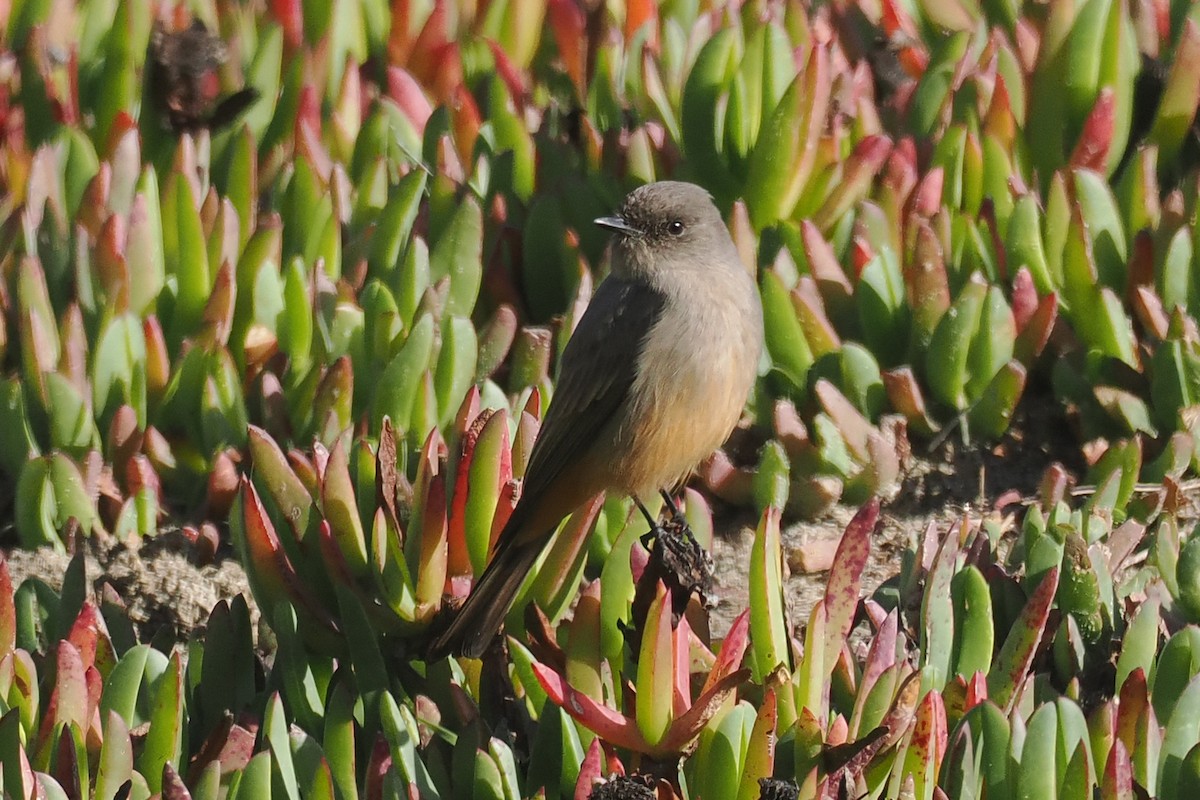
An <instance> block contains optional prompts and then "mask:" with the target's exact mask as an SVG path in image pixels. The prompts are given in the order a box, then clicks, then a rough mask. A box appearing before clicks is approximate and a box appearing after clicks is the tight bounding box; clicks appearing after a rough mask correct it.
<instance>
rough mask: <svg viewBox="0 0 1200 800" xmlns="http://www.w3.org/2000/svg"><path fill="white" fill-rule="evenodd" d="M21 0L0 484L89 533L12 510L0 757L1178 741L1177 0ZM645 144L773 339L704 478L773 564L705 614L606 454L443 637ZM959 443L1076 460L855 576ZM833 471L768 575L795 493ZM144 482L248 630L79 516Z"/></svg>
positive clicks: (1140, 771)
mask: <svg viewBox="0 0 1200 800" xmlns="http://www.w3.org/2000/svg"><path fill="white" fill-rule="evenodd" d="M0 30H3V32H4V35H3V40H2V43H0V120H2V125H0V136H2V137H3V138H2V139H0V187H2V189H3V191H2V192H0V370H2V374H0V520H3V523H2V530H0V537H2V542H3V544H4V546H5V548H6V549H9V550H10V551H11V550H12V549H13V548H19V549H26V550H28V549H34V548H51V549H54V550H57V551H61V552H66V553H69V554H71V556H72V560H71V561H70V564H71V566H70V567H69V568H68V570H67V574H66V575H65V576H63V577H62V578H61V580H60V579H59V576H49V575H41V576H33V577H29V578H27V579H25V580H23V581H21V582H19V584H17V585H14V581H13V580H12V578H11V576H10V573H9V570H8V568H7V567H6V566H5V564H4V562H3V561H2V560H0V765H2V772H0V789H2V791H3V792H4V794H5V795H6V796H10V797H13V798H31V797H35V796H36V797H53V798H58V797H63V798H71V797H86V796H96V797H100V798H104V800H109V798H115V797H134V798H145V797H150V796H156V795H160V796H162V797H165V798H184V797H196V798H231V797H245V798H261V797H268V796H277V797H281V798H288V800H300V798H303V800H309V798H338V799H339V800H348V799H349V798H357V797H365V798H383V797H387V798H391V797H421V798H440V797H445V798H460V797H462V798H465V797H480V798H485V797H486V798H492V797H495V798H518V797H531V796H537V795H539V794H540V795H542V796H545V797H569V798H585V797H588V796H596V797H604V796H610V797H641V796H646V797H659V798H670V797H683V798H717V799H720V798H755V797H759V796H762V797H795V796H802V797H840V796H851V797H863V796H869V797H888V798H892V797H906V798H907V797H914V798H916V797H921V798H933V797H981V796H984V795H985V794H986V796H987V797H988V798H1008V797H1012V798H1018V797H1037V798H1041V797H1060V796H1061V797H1079V798H1090V797H1093V796H1096V795H1099V796H1101V797H1104V798H1133V797H1137V796H1147V795H1148V796H1153V797H1160V796H1161V797H1165V798H1175V797H1178V798H1184V797H1192V796H1200V679H1197V678H1196V674H1197V673H1198V672H1200V627H1197V625H1196V623H1197V622H1200V537H1193V535H1192V532H1193V528H1194V526H1195V519H1196V513H1195V510H1196V509H1195V496H1196V482H1195V480H1196V472H1197V468H1198V467H1200V328H1198V326H1197V319H1198V318H1200V220H1198V217H1197V213H1196V205H1197V191H1196V189H1197V177H1198V173H1197V165H1198V164H1200V128H1198V127H1197V122H1196V112H1197V108H1198V107H1200V9H1198V8H1196V7H1193V4H1192V3H1190V2H1187V0H1037V1H1034V0H1027V1H1025V2H1022V0H978V2H976V0H831V2H802V1H801V0H793V1H792V2H786V1H776V2H768V1H767V0H746V1H745V2H732V3H721V2H701V0H678V1H676V2H663V3H653V2H650V1H649V0H630V2H624V3H622V2H604V1H603V0H424V1H421V0H413V1H412V2H408V1H406V0H393V1H392V2H390V3H389V2H386V1H385V0H357V1H356V0H311V1H310V2H304V3H301V2H299V0H270V2H266V0H259V1H258V2H234V0H194V1H193V2H181V3H170V2H150V0H132V2H118V0H82V2H66V1H65V0H8V2H2V3H0ZM666 178H671V179H682V180H690V181H694V182H697V183H699V184H701V185H703V186H704V187H705V188H707V189H708V190H709V191H710V192H711V193H712V195H713V197H714V199H715V200H716V201H717V204H718V206H719V207H720V208H721V210H722V212H723V213H724V214H725V215H726V218H727V221H728V224H729V227H730V230H731V232H732V234H733V237H734V240H735V243H736V245H737V247H738V250H739V253H740V254H741V256H742V258H743V260H744V262H745V264H746V267H747V269H748V270H752V271H754V272H755V274H756V275H757V279H758V283H759V286H760V289H761V296H762V301H763V307H764V314H765V320H766V354H765V355H764V358H763V362H762V364H761V365H760V371H759V372H760V379H759V381H758V382H757V385H756V387H755V390H754V393H753V396H752V398H751V401H750V403H749V404H748V407H747V409H746V415H745V418H744V420H743V424H742V425H741V426H740V427H739V430H738V431H737V432H736V433H735V436H734V438H733V439H732V440H731V442H730V445H729V446H728V448H727V449H726V450H724V451H722V452H719V453H718V454H716V455H715V456H714V457H713V458H712V459H711V460H710V461H709V462H707V463H706V464H705V465H704V466H703V468H702V469H701V470H700V474H699V475H698V476H697V479H696V480H695V481H694V482H693V487H692V488H691V489H689V490H688V491H687V492H686V497H685V502H686V512H687V515H688V517H689V520H690V521H691V524H692V526H693V528H694V529H695V530H696V533H697V536H698V538H699V539H700V540H701V541H702V542H703V543H706V544H711V542H712V538H713V528H714V523H713V514H712V511H711V509H712V508H713V507H716V508H718V509H724V508H736V509H742V508H744V509H751V510H752V513H753V514H755V515H756V516H757V518H758V520H759V523H758V526H757V531H756V534H755V537H754V544H753V547H752V549H751V554H750V559H749V562H750V567H749V575H748V576H746V578H745V580H744V583H745V584H746V586H747V587H748V596H749V608H748V609H747V610H746V612H745V613H744V614H742V615H741V616H739V617H738V619H737V620H736V621H734V623H733V624H732V626H731V627H729V630H728V631H724V630H722V631H720V632H715V631H714V630H712V629H711V626H710V621H711V620H710V619H709V614H708V610H707V609H706V608H704V607H703V604H701V603H699V602H698V601H697V600H696V599H695V598H692V599H690V600H689V598H688V597H687V596H686V594H684V593H681V592H680V591H679V589H678V588H677V587H674V586H673V585H672V584H671V582H670V581H669V580H667V578H669V575H665V574H664V572H663V569H662V566H661V564H659V563H658V561H657V559H656V558H655V557H654V555H653V554H651V553H649V552H647V550H646V549H645V547H644V546H643V544H642V543H641V542H640V541H639V540H640V537H641V536H642V534H643V533H644V532H645V530H644V524H643V523H642V522H641V521H640V518H639V516H638V515H637V514H636V512H633V513H631V512H630V509H629V506H628V503H627V501H626V500H625V499H623V498H608V499H606V500H603V501H600V500H598V501H596V502H594V503H592V504H590V505H588V506H586V507H584V508H581V509H580V510H579V511H578V512H577V513H576V514H575V515H573V516H572V517H571V518H570V519H569V520H567V521H566V522H565V523H564V525H563V527H562V529H561V530H560V532H559V533H558V535H557V537H556V539H555V541H554V544H553V545H552V546H551V548H550V550H549V551H548V553H547V554H546V556H545V558H544V559H543V560H542V563H541V564H540V566H539V568H538V570H537V571H536V574H535V575H533V576H531V578H530V580H529V581H527V583H526V585H525V587H524V588H523V590H522V594H521V599H520V601H519V602H518V605H517V607H516V608H515V609H514V611H513V612H512V613H511V614H510V616H509V619H508V624H507V628H506V630H507V632H508V634H509V637H508V639H507V641H506V647H505V648H503V649H497V650H496V651H495V652H493V653H491V654H489V655H488V657H487V658H486V659H485V660H484V661H483V662H479V661H475V660H468V659H463V660H461V661H460V660H441V661H439V662H436V663H426V662H425V661H424V660H423V657H422V646H423V642H424V640H425V636H426V634H427V631H428V629H429V627H430V625H432V624H436V620H437V618H438V615H439V614H441V613H443V612H444V611H445V610H446V609H447V608H448V607H449V606H453V605H454V604H455V603H456V602H457V600H458V599H460V598H462V597H463V596H465V594H466V593H467V591H469V588H470V585H471V581H472V579H473V576H475V575H478V574H479V573H480V572H481V571H482V569H483V567H484V566H485V565H486V563H487V560H488V557H489V546H490V543H491V538H492V536H493V534H494V532H497V531H498V530H499V529H500V528H501V527H502V526H503V522H504V520H505V519H506V517H507V513H508V511H509V510H510V509H511V507H512V503H513V499H514V496H515V494H516V492H518V491H519V481H520V478H521V476H522V474H523V471H524V467H525V462H526V459H527V458H528V453H529V448H530V446H531V444H532V442H533V440H534V438H535V437H536V433H537V427H538V420H539V419H540V418H541V415H542V413H543V411H544V410H545V408H546V406H547V404H548V403H550V402H553V392H554V374H555V365H556V363H557V354H558V353H559V352H560V351H561V349H562V347H563V345H564V344H565V342H566V340H567V338H568V336H569V332H570V330H571V328H572V325H573V321H574V320H576V319H578V317H579V315H580V314H581V313H582V310H583V309H584V308H585V307H586V305H587V302H588V299H589V297H590V296H591V293H592V291H593V289H594V287H595V286H596V284H597V283H598V281H599V280H601V279H602V278H603V275H604V272H605V269H606V263H605V257H604V247H605V243H606V238H605V235H604V233H603V232H602V231H600V230H598V229H597V228H595V227H594V226H593V225H592V224H591V220H592V219H594V218H595V217H598V216H602V215H604V214H606V213H609V212H611V211H612V209H614V208H615V207H616V205H617V204H618V203H619V201H620V199H621V198H622V197H623V195H624V194H625V193H626V192H627V191H629V190H630V189H632V188H633V187H635V186H637V185H639V184H641V183H644V182H647V181H653V180H659V179H666ZM697 313H703V310H702V309H701V310H698V311H697ZM1047 437H1049V441H1046V440H1045V439H1046V438H1047ZM948 442H949V443H952V445H953V446H954V447H955V448H958V449H959V450H965V451H969V452H979V451H981V450H988V451H989V452H991V453H992V454H993V455H995V456H996V457H998V458H1000V459H1001V460H1003V459H1004V458H1005V457H1006V456H1009V455H1011V456H1013V457H1016V455H1018V454H1020V453H1021V452H1022V451H1024V450H1028V449H1039V450H1040V451H1042V452H1043V453H1044V454H1045V456H1046V460H1047V461H1056V462H1059V463H1054V464H1051V466H1049V468H1047V469H1046V470H1045V472H1044V474H1038V475H1037V476H1035V477H1034V478H1033V479H1032V480H1031V481H1029V482H1028V483H1029V485H1028V486H1025V485H1022V486H1013V487H1005V486H992V487H991V489H992V491H993V495H994V496H995V495H1000V494H1002V493H1003V492H1004V490H1005V489H1016V490H1019V491H1018V492H1017V493H1016V497H1017V499H1018V500H1019V502H1012V503H1009V504H1008V505H1003V504H1002V505H1001V506H999V507H997V508H995V509H984V511H983V513H977V514H975V515H969V516H964V517H963V518H962V519H961V521H959V522H956V523H955V524H953V525H950V526H938V525H934V526H931V527H930V528H929V530H928V531H927V532H926V533H925V534H924V535H923V536H920V537H916V538H915V539H914V540H913V541H912V542H911V543H908V544H909V545H910V546H909V547H908V549H907V550H906V552H905V553H904V556H903V559H902V563H900V564H897V565H895V569H894V573H895V574H894V575H892V576H891V577H890V578H889V579H888V580H886V581H884V582H883V583H882V585H880V586H876V585H874V584H872V585H864V581H863V571H864V568H865V565H866V564H867V561H868V559H869V557H870V552H871V544H872V531H873V530H874V529H875V527H876V523H877V519H878V516H879V502H878V500H877V499H876V498H878V497H884V498H888V497H892V496H894V495H895V494H896V492H897V491H898V490H899V488H900V487H901V481H902V479H903V478H904V475H905V473H906V470H908V469H909V468H910V466H911V461H912V455H911V454H912V453H913V452H914V451H918V452H924V451H927V450H937V449H938V448H939V447H940V446H945V445H946V443H948ZM997 443H999V444H997ZM1038 471H1039V473H1040V468H1039V470H1038ZM1073 487H1074V488H1073ZM1012 499H1013V497H1011V496H1010V497H1009V500H1012ZM838 503H843V504H849V505H853V506H861V510H860V511H859V512H858V514H857V515H856V516H855V517H854V519H853V521H851V522H850V524H849V525H848V526H847V527H846V530H845V533H844V535H843V536H842V539H841V542H840V544H839V546H838V549H837V552H836V554H835V555H834V557H833V558H832V564H831V567H830V570H829V572H828V576H827V585H826V588H825V590H824V595H823V597H822V599H821V600H820V601H819V602H818V603H817V604H816V605H815V606H814V607H813V609H812V610H811V613H809V614H807V615H806V616H805V617H804V618H802V619H800V618H793V616H792V615H791V613H790V612H789V603H788V597H787V596H786V593H785V591H784V566H783V563H782V555H781V527H782V526H783V525H785V524H786V522H788V521H791V520H796V519H801V518H811V517H816V516H819V515H822V514H824V513H826V512H828V511H829V510H830V509H831V508H832V507H834V506H835V505H836V504H838ZM167 530H170V531H176V535H178V534H179V533H182V536H183V538H184V539H185V540H186V541H187V548H188V552H189V555H190V556H191V557H192V558H193V559H195V560H198V561H205V560H211V559H212V558H214V557H229V556H234V557H236V558H237V560H238V561H239V562H240V563H241V564H242V566H243V567H244V568H245V570H246V572H247V576H248V579H249V582H250V587H251V590H252V593H253V599H254V601H255V603H256V607H257V609H258V611H259V612H260V613H261V616H262V621H263V622H264V623H266V624H265V625H264V626H262V628H261V630H257V631H256V630H255V628H254V626H253V625H252V623H251V613H250V607H249V606H248V604H247V602H246V599H245V598H238V599H235V600H233V601H232V602H227V601H222V602H221V603H219V604H217V605H216V606H215V607H214V608H213V609H212V610H211V613H210V615H209V618H208V624H207V625H206V626H205V627H204V628H203V629H201V630H197V631H195V632H193V633H191V634H190V636H189V637H188V638H187V639H186V640H185V641H181V642H173V641H170V640H164V639H162V638H161V637H160V638H158V639H155V640H154V641H152V642H151V641H139V638H138V637H139V631H138V630H136V629H135V628H134V627H133V626H132V625H131V624H130V619H129V616H128V613H127V603H128V598H124V599H123V598H121V597H119V596H118V594H117V593H116V592H114V591H113V590H112V589H111V587H108V589H107V590H97V589H95V588H94V587H93V586H92V585H91V584H90V583H89V581H88V579H87V576H86V574H85V568H84V557H85V554H86V553H87V552H88V550H89V548H94V547H96V546H98V543H109V544H112V543H117V544H118V545H119V546H122V547H126V548H130V549H137V548H139V547H141V546H142V545H143V544H146V543H150V542H153V541H155V540H156V539H158V538H159V537H160V536H161V535H163V533H162V532H163V531H167ZM714 633H715V634H716V635H714ZM617 774H627V775H628V776H630V777H628V778H626V779H616V778H613V776H614V775H617ZM606 793H608V794H606Z"/></svg>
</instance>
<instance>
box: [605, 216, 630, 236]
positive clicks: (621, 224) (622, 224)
mask: <svg viewBox="0 0 1200 800" xmlns="http://www.w3.org/2000/svg"><path fill="white" fill-rule="evenodd" d="M595 222H596V224H597V225H599V226H600V227H601V228H608V229H609V230H610V231H616V232H617V233H625V234H629V235H631V236H636V235H638V234H640V233H641V231H639V230H638V229H637V228H635V227H633V226H632V225H630V224H629V223H628V222H626V221H625V220H623V219H621V218H620V217H600V218H599V219H597V220H595Z"/></svg>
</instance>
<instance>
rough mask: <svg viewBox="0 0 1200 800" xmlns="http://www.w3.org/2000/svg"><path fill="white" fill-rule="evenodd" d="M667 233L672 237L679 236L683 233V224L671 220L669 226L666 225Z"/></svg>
mask: <svg viewBox="0 0 1200 800" xmlns="http://www.w3.org/2000/svg"><path fill="white" fill-rule="evenodd" d="M667 233H669V234H671V235H672V236H680V235H681V234H682V233H683V223H682V222H680V221H679V220H672V221H671V222H670V224H668V225H667Z"/></svg>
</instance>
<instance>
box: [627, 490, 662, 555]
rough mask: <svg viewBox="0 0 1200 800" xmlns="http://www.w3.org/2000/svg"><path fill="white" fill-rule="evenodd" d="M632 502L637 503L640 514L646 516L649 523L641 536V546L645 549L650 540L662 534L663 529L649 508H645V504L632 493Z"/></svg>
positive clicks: (648, 546)
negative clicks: (648, 526)
mask: <svg viewBox="0 0 1200 800" xmlns="http://www.w3.org/2000/svg"><path fill="white" fill-rule="evenodd" d="M633 502H635V503H637V507H638V510H639V511H641V512H642V516H643V517H645V518H646V522H647V524H649V525H650V530H648V531H646V535H645V536H643V537H642V546H643V547H645V548H646V549H647V550H649V549H650V540H651V539H657V538H659V537H660V536H661V535H662V532H663V529H662V527H661V526H660V525H659V524H658V520H657V519H655V518H654V515H652V514H651V513H650V509H648V508H646V504H645V503H643V502H642V500H641V498H640V497H638V496H637V495H633Z"/></svg>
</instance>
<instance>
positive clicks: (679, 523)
mask: <svg viewBox="0 0 1200 800" xmlns="http://www.w3.org/2000/svg"><path fill="white" fill-rule="evenodd" d="M659 491H660V492H661V494H662V498H663V501H664V502H665V503H666V504H667V509H668V510H669V511H670V512H671V523H670V527H671V528H672V529H673V530H676V531H678V532H679V534H680V535H681V536H682V537H683V538H684V540H685V541H686V542H687V544H688V547H690V548H692V549H693V550H697V551H699V550H701V549H703V548H701V547H700V543H699V542H697V541H696V534H694V533H692V526H691V525H689V524H688V520H687V517H686V516H684V514H683V512H682V511H680V510H679V506H677V505H676V504H675V498H674V497H672V496H671V493H670V492H668V491H667V490H666V489H660V490H659Z"/></svg>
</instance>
